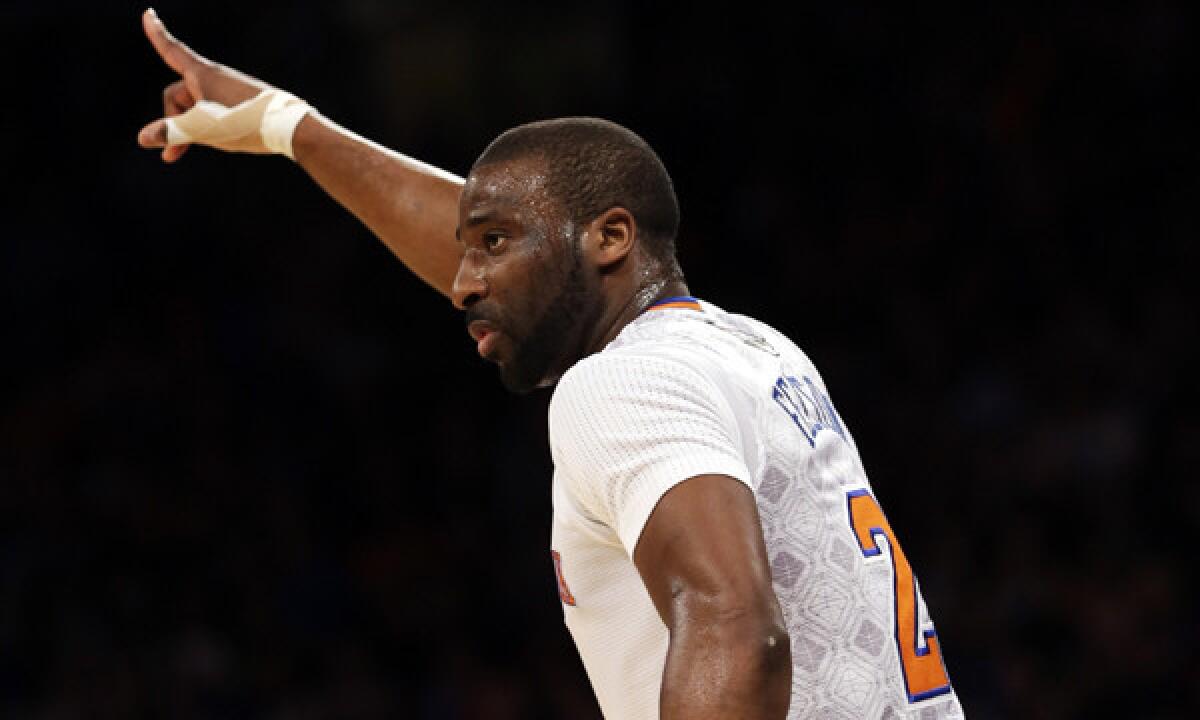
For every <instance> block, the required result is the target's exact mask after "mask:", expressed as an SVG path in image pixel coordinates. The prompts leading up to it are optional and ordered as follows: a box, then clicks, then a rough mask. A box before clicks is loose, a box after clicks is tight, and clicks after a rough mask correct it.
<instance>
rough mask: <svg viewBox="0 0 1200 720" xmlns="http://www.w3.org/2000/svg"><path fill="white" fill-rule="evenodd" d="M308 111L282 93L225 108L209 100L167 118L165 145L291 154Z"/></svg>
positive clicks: (272, 91)
mask: <svg viewBox="0 0 1200 720" xmlns="http://www.w3.org/2000/svg"><path fill="white" fill-rule="evenodd" d="M311 110H312V108H310V107H309V106H308V104H307V103H305V102H304V101H303V100H301V99H299V98H297V97H295V96H294V95H291V94H289V93H286V92H284V91H282V90H275V89H268V90H263V91H262V92H260V93H259V94H258V95H256V96H254V97H252V98H250V99H249V100H245V101H243V102H240V103H238V104H237V105H234V106H233V107H226V106H225V105H221V104H220V103H215V102H212V101H210V100H201V101H199V102H197V103H196V104H195V105H194V106H193V107H192V109H190V110H188V111H187V112H185V113H183V114H182V115H176V116H175V117H170V118H167V145H183V144H185V143H200V144H202V145H212V146H213V147H218V148H221V149H223V150H237V151H242V152H259V153H263V152H271V153H282V154H284V155H287V156H288V157H290V158H293V159H295V158H294V157H293V155H292V135H293V134H294V133H295V131H296V126H297V125H299V124H300V120H302V119H303V118H304V115H305V114H307V113H308V112H310V111H311Z"/></svg>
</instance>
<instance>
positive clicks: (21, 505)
mask: <svg viewBox="0 0 1200 720" xmlns="http://www.w3.org/2000/svg"><path fill="white" fill-rule="evenodd" d="M646 5H647V4H643V3H632V2H626V3H612V4H603V3H593V4H591V5H588V6H586V7H572V6H566V5H555V6H553V7H550V6H547V7H543V6H541V5H539V4H536V3H529V2H517V3H500V4H491V5H483V4H479V5H473V4H466V3H439V4H436V5H434V4H429V5H428V6H425V5H423V4H420V3H401V2H386V1H384V0H354V1H352V2H341V3H333V2H329V3H318V2H315V1H313V0H310V1H308V2H291V3H282V2H269V3H258V4H241V3H233V2H228V1H226V0H218V1H216V2H183V1H180V2H162V3H161V4H159V5H158V10H159V12H160V15H161V16H162V17H163V18H164V19H165V20H166V22H167V23H168V26H169V27H170V28H171V29H172V30H173V31H174V32H175V33H176V34H177V35H179V36H180V37H181V38H183V39H184V40H185V41H187V42H189V43H191V44H192V45H193V46H194V47H195V48H197V49H198V50H200V51H201V52H203V53H205V54H207V55H208V56H210V57H212V58H214V59H218V60H220V61H223V62H225V63H227V64H230V65H232V66H234V67H238V68H241V69H243V70H245V71H247V72H250V73H252V74H255V75H258V76H260V77H262V78H264V79H266V80H268V81H270V82H273V83H275V84H277V85H280V86H282V87H285V88H287V89H289V90H291V91H293V92H295V93H297V94H299V95H301V96H303V97H306V98H308V99H309V100H310V101H311V102H312V103H313V104H314V105H316V106H317V107H318V108H320V109H321V110H322V111H323V112H325V114H327V115H328V116H330V117H332V118H334V119H335V120H338V121H340V122H342V123H344V124H345V125H347V126H348V127H351V128H353V129H355V130H356V131H358V132H360V133H362V134H365V135H367V136H369V137H372V138H374V139H376V140H379V141H381V142H383V143H385V144H387V145H389V146H391V147H395V148H397V149H400V150H401V151H403V152H406V153H409V154H411V155H414V156H416V157H419V158H421V159H424V160H427V161H430V162H432V163H434V164H436V165H439V166H441V167H445V168H447V169H449V170H452V171H455V172H458V173H464V172H465V171H466V170H467V169H468V167H469V166H470V163H471V161H472V160H473V158H474V157H475V155H476V154H477V153H478V152H479V151H480V150H481V149H482V148H483V146H484V145H485V144H486V143H487V142H488V141H489V140H490V139H491V138H492V137H493V136H494V135H495V134H497V133H498V132H499V131H501V130H503V129H505V128H507V127H509V126H510V125H512V124H515V123H518V122H522V121H526V120H532V119H538V118H543V117H548V116H555V115H564V114H590V115H601V116H604V117H608V118H611V119H614V120H617V121H619V122H621V123H624V124H626V125H628V126H630V127H631V128H633V129H634V130H636V131H637V132H639V133H640V134H642V135H643V136H644V137H645V138H646V139H647V140H648V141H649V142H650V143H651V144H652V145H653V146H654V147H656V148H657V149H658V150H659V151H660V153H661V155H662V156H663V158H664V160H665V162H666V164H667V166H668V167H669V168H670V169H671V170H672V173H673V175H674V177H675V181H676V185H677V189H678V191H679V195H680V197H681V201H682V206H683V214H684V221H683V229H682V233H681V241H680V253H681V258H682V262H683V265H684V268H685V270H686V271H687V273H688V277H689V280H690V282H691V287H692V290H693V293H694V294H696V295H698V296H700V297H703V298H705V299H708V300H710V301H712V302H715V303H717V304H719V305H721V306H723V307H725V308H727V309H731V310H736V311H740V312H745V313H748V314H752V315H755V316H757V317H759V318H761V319H763V320H765V321H767V322H769V323H771V324H773V325H775V326H776V327H778V328H780V329H781V330H784V331H785V332H787V333H788V334H790V335H791V336H792V337H793V338H794V339H795V340H796V341H797V342H798V343H799V344H800V345H801V346H802V347H803V348H805V349H806V351H807V352H808V353H809V354H810V355H811V356H812V358H813V359H814V361H815V362H816V363H817V365H818V366H819V367H820V368H822V371H823V373H824V375H825V378H826V380H827V382H828V385H829V387H830V389H831V391H832V393H833V399H834V402H835V403H836V404H837V406H838V408H839V411H840V413H841V415H842V416H843V418H844V419H845V420H846V421H847V423H848V424H849V426H850V427H851V428H852V430H853V431H854V432H855V434H856V438H857V441H858V445H859V447H860V449H861V451H862V454H863V458H864V461H865V463H866V466H867V469H868V472H869V474H870V476H871V478H872V481H873V484H874V487H875V489H876V491H877V494H878V495H879V497H880V498H881V500H882V502H883V505H884V507H885V508H887V510H888V513H889V517H890V519H891V522H892V525H893V526H894V527H895V528H897V532H898V533H899V535H900V536H901V538H902V539H903V541H904V544H905V549H906V550H907V553H908V555H909V557H910V558H911V559H912V560H913V562H914V565H915V566H916V568H917V570H918V573H919V575H920V577H921V580H922V583H923V587H924V590H925V595H926V598H927V600H928V601H929V604H930V606H931V609H932V611H933V614H934V617H935V618H936V620H937V623H938V629H939V633H940V635H941V638H942V641H943V646H944V649H945V654H946V659H947V663H948V666H949V668H950V673H951V678H952V680H953V681H954V683H955V686H956V688H957V690H958V693H959V695H960V697H961V699H962V701H963V705H964V706H965V708H966V710H967V713H968V715H969V716H970V717H972V718H976V719H980V718H1094V717H1131V718H1132V717H1136V718H1169V717H1170V718H1174V717H1194V716H1195V714H1196V713H1197V712H1200V697H1198V692H1200V691H1198V690H1197V688H1198V687H1200V662H1198V660H1200V658H1198V657H1197V651H1196V647H1197V642H1198V641H1200V632H1198V630H1200V620H1198V615H1197V603H1196V599H1195V597H1196V596H1195V593H1196V590H1197V583H1196V573H1195V570H1194V568H1195V565H1196V561H1195V559H1194V549H1193V545H1194V542H1195V538H1196V532H1197V529H1198V527H1197V526H1198V525H1200V522H1198V520H1200V490H1198V488H1200V484H1197V483H1196V477H1195V468H1196V467H1197V464H1198V463H1200V412H1198V411H1197V401H1198V400H1200V394H1198V393H1197V387H1196V381H1195V371H1194V368H1195V367H1196V360H1197V358H1196V354H1195V352H1194V348H1193V345H1194V344H1195V335H1196V326H1197V323H1196V307H1197V303H1196V289H1195V283H1194V281H1193V280H1194V275H1195V272H1196V264H1197V259H1198V258H1197V251H1196V244H1195V240H1196V238H1197V222H1196V217H1195V214H1196V209H1197V207H1198V205H1197V201H1198V199H1200V198H1198V190H1200V185H1198V180H1200V175H1198V173H1197V142H1196V139H1195V137H1196V132H1197V129H1198V128H1200V124H1198V123H1197V120H1198V119H1200V113H1198V112H1197V93H1196V88H1197V86H1196V78H1195V76H1194V75H1193V74H1191V73H1190V72H1189V71H1188V68H1189V67H1190V66H1191V63H1192V62H1193V61H1195V60H1196V59H1197V58H1195V57H1194V56H1195V55H1196V47H1197V41H1198V40H1200V34H1198V33H1197V27H1196V17H1195V15H1194V13H1193V12H1192V11H1191V10H1190V8H1189V6H1188V4H1187V3H1184V2H1166V1H1161V2H1149V3H1141V4H1138V5H1137V7H1132V8H1125V9H1113V8H1105V9H1098V8H1095V7H1093V6H1092V4H1091V3H1065V4H1060V5H1057V6H1056V7H1055V8H1054V9H1037V10H1034V9H1021V8H1020V7H1018V6H1013V7H1007V8H1005V9H995V8H993V9H986V10H970V9H964V8H958V9H955V10H952V11H948V12H947V11H944V10H939V11H936V12H935V11H932V10H917V11H913V10H911V9H899V8H893V7H873V6H870V5H865V4H861V3H826V4H822V5H820V6H819V7H818V8H817V9H813V10H809V11H804V10H799V9H792V10H789V11H787V12H786V13H784V12H781V11H778V10H770V9H767V8H766V7H765V6H764V5H760V4H757V3H738V4H736V5H725V6H719V7H714V8H711V9H709V10H703V9H700V7H699V6H697V7H693V8H689V9H680V10H678V11H668V10H666V9H659V10H654V9H652V8H649V7H647V6H646ZM141 9H142V6H140V5H134V4H130V3H126V2H104V3H101V2H96V3H91V4H81V3H75V4H72V3H65V4H64V3H43V2H33V1H31V0H18V1H17V2H8V3H6V4H5V5H4V6H3V9H2V10H0V13H2V15H0V40H2V41H3V46H4V53H5V56H6V57H5V58H4V66H5V68H6V71H5V73H4V79H3V81H0V82H3V86H4V87H5V88H6V89H5V93H4V101H3V102H4V107H3V112H2V113H0V123H2V125H0V127H2V130H3V138H4V142H3V143H2V144H0V148H2V149H0V152H2V153H3V155H2V158H3V168H4V171H5V175H6V176H7V182H6V187H7V189H6V190H5V192H4V204H3V213H2V215H0V223H2V225H0V228H2V230H0V238H2V239H0V323H2V325H0V331H2V333H3V334H2V337H3V347H4V351H3V353H0V363H2V365H0V371H2V373H0V521H2V524H0V715H3V716H4V717H22V718H24V717H28V718H74V717H96V718H149V717H164V716H170V717H180V718H243V717H245V718H258V717H267V718H285V717H286V718H290V717H297V718H325V717H331V718H332V717H340V718H374V717H415V718H481V719H482V718H488V719H499V718H590V717H595V716H596V715H597V712H596V711H595V709H594V701H593V700H592V698H591V695H590V690H589V688H588V685H587V681H586V678H585V677H584V676H583V672H582V669H581V666H580V664H579V661H578V659H577V657H576V655H575V653H574V649H573V647H572V645H571V643H570V640H569V637H568V635H567V633H566V631H565V629H564V628H563V627H562V625H561V611H560V608H559V604H558V600H557V596H556V594H555V589H554V583H553V575H552V570H551V563H550V559H549V553H548V547H547V545H548V536H549V516H550V504H549V481H550V466H549V458H548V450H547V448H546V439H545V416H544V412H545V405H546V403H547V400H548V396H547V394H546V393H541V394H535V395H533V396H530V397H524V398H519V397H510V396H508V395H507V394H506V393H505V392H504V391H503V390H502V389H501V387H500V385H499V383H498V382H497V381H496V379H495V374H494V371H493V369H492V368H490V367H488V366H486V365H485V364H484V363H483V362H482V361H480V360H478V359H477V358H476V356H475V354H474V351H473V347H472V344H471V342H470V340H469V338H468V337H467V336H466V334H465V332H464V328H463V325H462V323H461V319H460V318H459V317H458V315H457V314H456V312H455V311H454V310H453V309H452V308H451V306H450V304H449V303H448V302H447V301H445V300H444V299H443V298H441V297H440V296H438V295H437V294H436V293H433V292H431V291H429V290H428V289H427V288H425V287H423V286H422V285H421V284H420V283H419V282H418V281H416V280H415V279H414V278H413V277H412V276H410V275H409V274H408V272H407V271H406V270H405V269H404V268H403V266H401V265H400V264H399V263H397V262H395V261H394V260H393V258H392V256H391V255H390V254H389V253H388V252H387V250H386V249H385V248H384V247H383V246H382V245H381V244H379V243H378V242H377V241H376V240H374V239H373V238H372V237H371V235H370V234H369V233H368V232H367V231H366V230H365V229H364V228H363V227H362V226H360V225H359V224H358V223H357V222H356V221H355V220H354V219H353V218H352V217H350V216H349V215H347V214H345V213H344V212H343V211H342V210H341V209H340V208H339V207H338V206H337V205H336V204H335V203H333V202H332V201H331V200H329V199H328V198H326V197H325V196H324V195H323V194H322V193H321V192H320V191H319V190H317V189H316V187H315V186H313V185H312V184H311V183H310V182H309V181H308V179H307V177H306V176H305V175H304V174H303V172H302V171H300V170H299V169H298V168H296V167H294V166H293V165H292V164H291V163H290V162H288V161H287V160H286V159H281V158H249V157H238V156H225V155H221V154H219V153H216V152H213V151H208V150H205V149H200V150H197V151H193V152H191V153H189V154H188V155H187V156H186V157H185V158H184V160H183V161H182V163H181V164H180V165H178V166H175V167H167V166H163V165H162V164H161V163H160V162H159V160H158V157H157V154H156V153H153V152H147V151H140V150H139V149H138V148H137V147H136V144H135V135H136V132H137V130H138V128H139V127H141V125H142V124H143V123H144V122H146V121H148V120H150V119H151V118H153V117H155V116H156V114H157V113H158V112H160V105H159V102H160V100H159V93H160V89H161V87H162V86H163V85H165V84H166V83H167V82H169V81H170V80H171V79H172V78H171V76H170V74H169V72H168V71H167V70H166V69H165V68H164V67H163V66H162V65H161V64H160V62H159V61H158V59H157V58H156V56H155V55H154V54H153V52H152V51H151V48H150V47H149V45H148V44H147V43H146V42H145V40H144V38H143V36H142V34H141V29H140V23H139V13H140V11H141Z"/></svg>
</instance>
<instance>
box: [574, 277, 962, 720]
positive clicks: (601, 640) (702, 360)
mask: <svg viewBox="0 0 1200 720" xmlns="http://www.w3.org/2000/svg"><path fill="white" fill-rule="evenodd" d="M550 444H551V450H552V453H553V458H554V466H555V469H554V487H553V498H554V525H553V533H552V539H551V544H552V550H553V557H554V565H555V571H556V572H557V574H558V581H559V593H560V596H561V598H562V601H563V610H564V614H565V619H566V624H567V627H568V628H569V629H570V631H571V634H572V636H573V637H574V639H575V644H576V646H577V647H578V649H579V653H580V656H581V657H582V659H583V664H584V666H585V668H586V670H587V673H588V677H589V679H590V680H591V683H592V687H593V689H594V690H595V693H596V696H597V698H598V700H599V702H600V707H601V709H602V710H603V712H604V715H605V717H606V718H609V720H643V719H652V718H658V710H659V692H660V687H661V684H662V674H663V667H664V664H665V660H666V652H667V628H666V626H665V625H664V624H663V622H662V620H661V619H660V617H659V615H658V613H657V611H656V610H655V609H654V605H653V604H652V602H651V600H650V595H649V593H648V592H647V591H646V588H645V585H644V584H643V583H642V580H641V577H640V576H639V575H638V572H637V569H636V568H635V567H634V564H633V561H632V557H633V551H634V548H635V546H636V545H637V541H638V537H639V536H640V534H641V532H642V528H643V526H644V525H645V523H646V521H647V520H648V519H649V517H650V514H651V512H652V511H653V510H654V507H655V505H656V504H657V502H658V501H659V499H660V498H661V497H662V496H663V494H664V493H666V492H667V490H669V489H671V488H672V487H673V486H675V485H676V484H678V483H680V482H683V481H685V480H687V479H689V478H692V477H696V476H698V475H704V474H724V475H728V476H730V477H733V478H736V479H737V480H740V481H742V482H744V483H746V484H747V485H748V486H749V487H750V488H751V490H753V491H754V494H755V496H756V498H757V503H758V511H759V515H760V517H761V519H762V529H763V537H764V539H765V542H766V548H767V555H768V557H769V559H770V563H771V573H772V579H773V582H774V588H775V593H776V596H777V597H778V599H779V605H780V607H781V608H782V610H783V616H784V618H785V621H786V623H787V629H788V633H789V635H790V638H791V653H792V695H791V708H790V711H789V713H788V718H790V719H793V720H795V719H798V718H809V717H819V718H846V719H847V720H851V719H853V720H859V719H862V718H871V719H874V718H880V719H883V718H914V719H916V718H920V719H921V720H927V719H928V720H931V719H933V718H959V717H962V710H961V708H960V706H959V703H958V700H957V698H956V696H955V694H954V691H953V689H952V688H951V686H950V681H949V679H948V677H947V675H946V670H945V667H944V665H943V662H942V656H941V648H940V645H939V643H938V639H937V636H936V634H935V633H934V629H933V624H932V622H931V621H930V619H929V615H928V613H927V611H926V608H925V603H924V601H923V600H922V598H921V593H920V589H919V587H918V585H917V583H916V579H915V576H914V575H913V573H912V569H911V568H910V567H909V564H908V561H907V559H906V558H905V556H904V554H903V552H902V551H901V549H900V546H899V545H898V544H897V542H896V539H895V536H894V535H893V533H892V530H891V528H890V527H889V526H888V523H887V520H886V519H885V518H884V515H883V512H882V511H881V510H880V508H879V505H878V504H877V503H876V501H875V499H874V495H873V493H872V491H871V487H870V484H869V483H868V482H867V478H866V474H865V473H864V471H863V467H862V463H861V461H860V460H859V456H858V451H857V450H856V448H855V446H854V441H853V439H852V438H851V436H850V432H849V430H847V428H846V426H845V424H844V423H843V422H842V420H841V418H839V416H838V415H837V413H836V412H835V410H834V407H833V404H832V403H831V402H830V400H829V393H828V392H827V390H826V389H825V385H824V383H823V382H822V380H821V377H820V375H819V374H818V373H817V371H816V368H814V367H813V365H812V363H811V362H810V361H809V359H808V358H807V357H806V356H805V355H804V353H802V352H801V351H800V350H799V349H798V348H797V347H796V346H795V345H794V344H793V343H792V342H791V341H789V340H788V339H787V338H785V337H784V336H783V335H781V334H780V333H778V332H777V331H775V330H773V329H772V328H770V327H768V326H766V325H764V324H763V323H760V322H758V321H756V320H753V319H750V318H747V317H744V316H739V315H733V314H730V313H726V312H723V311H722V310H720V309H719V308H717V307H715V306H713V305H711V304H709V303H701V302H699V301H696V300H694V299H692V298H677V299H673V300H672V301H670V302H664V303H660V304H659V305H658V306H656V307H655V308H654V309H651V310H648V311H647V312H645V313H643V314H642V315H641V316H640V317H639V318H637V319H636V320H635V321H634V322H632V323H630V324H629V325H628V326H626V327H625V328H624V329H623V330H622V331H621V333H620V334H619V335H618V336H617V338H616V339H615V340H614V341H613V342H612V343H610V344H609V346H608V347H607V348H606V349H605V350H604V351H603V352H599V353H596V354H594V355H591V356H589V357H587V358H585V359H584V360H582V361H580V362H579V363H578V364H576V365H575V366H574V367H573V368H571V369H570V370H569V371H568V372H567V373H566V374H565V375H564V376H563V378H562V380H561V381H560V382H559V384H558V387H557V388H556V389H555V392H554V397H553V399H552V400H551V404H550ZM696 531H697V532H703V531H704V530H703V528H697V530H696Z"/></svg>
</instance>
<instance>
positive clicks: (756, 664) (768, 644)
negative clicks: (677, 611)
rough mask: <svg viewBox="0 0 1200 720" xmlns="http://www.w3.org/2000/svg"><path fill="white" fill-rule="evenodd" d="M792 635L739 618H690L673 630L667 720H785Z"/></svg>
mask: <svg viewBox="0 0 1200 720" xmlns="http://www.w3.org/2000/svg"><path fill="white" fill-rule="evenodd" d="M791 683H792V662H791V648H790V645H789V642H788V636H787V634H786V632H785V631H784V630H783V628H781V627H779V626H775V625H763V624H761V623H754V622H745V621H742V620H739V619H735V620H730V621H724V622H717V623H700V622H695V621H690V622H688V623H686V625H685V626H683V627H680V628H678V629H677V630H676V631H674V632H672V633H671V644H670V647H669V649H668V651H667V663H666V668H665V669H664V671H663V686H662V698H661V708H660V716H661V718H662V720H684V719H685V718H686V719H687V720H716V719H718V718H722V719H727V718H738V719H739V720H768V719H770V720H783V719H784V718H785V717H786V716H787V711H788V704H789V702H790V699H791Z"/></svg>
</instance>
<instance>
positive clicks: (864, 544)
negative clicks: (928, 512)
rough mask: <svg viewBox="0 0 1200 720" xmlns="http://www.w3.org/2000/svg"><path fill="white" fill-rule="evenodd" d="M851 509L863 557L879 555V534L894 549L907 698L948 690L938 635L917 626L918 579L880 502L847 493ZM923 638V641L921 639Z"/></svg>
mask: <svg viewBox="0 0 1200 720" xmlns="http://www.w3.org/2000/svg"><path fill="white" fill-rule="evenodd" d="M846 500H847V505H848V506H849V512H850V527H851V528H853V529H854V534H855V536H856V537H857V538H858V546H859V548H860V549H861V550H862V554H863V557H866V558H871V557H876V556H878V555H880V554H881V553H882V552H883V550H882V549H881V548H880V547H879V537H880V536H883V537H886V538H887V544H888V547H889V548H891V556H892V577H893V585H892V586H893V588H894V589H895V594H896V598H895V606H894V607H895V611H896V612H895V615H896V648H897V650H899V652H900V668H901V670H902V671H903V673H904V684H905V686H906V689H907V691H908V701H909V702H917V701H919V700H925V699H926V698H931V697H935V696H937V695H941V694H942V693H945V692H949V690H950V678H949V677H948V676H947V675H946V666H945V665H944V664H943V662H942V651H941V648H940V647H939V645H938V639H937V634H936V633H935V632H934V631H933V629H932V628H930V629H929V630H926V631H924V632H921V630H920V628H919V627H918V626H917V621H918V618H917V612H918V610H917V607H918V606H917V581H916V578H915V577H914V576H913V571H912V566H911V565H909V564H908V558H906V557H905V556H904V551H903V550H901V549H900V543H898V542H896V535H895V533H893V532H892V528H891V526H890V525H888V521H887V518H885V517H884V516H883V510H882V509H881V508H880V507H879V503H878V502H876V501H875V498H873V497H872V496H871V494H870V493H868V492H867V491H866V490H853V491H851V492H849V493H846ZM922 639H924V643H922V642H921V640H922Z"/></svg>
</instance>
